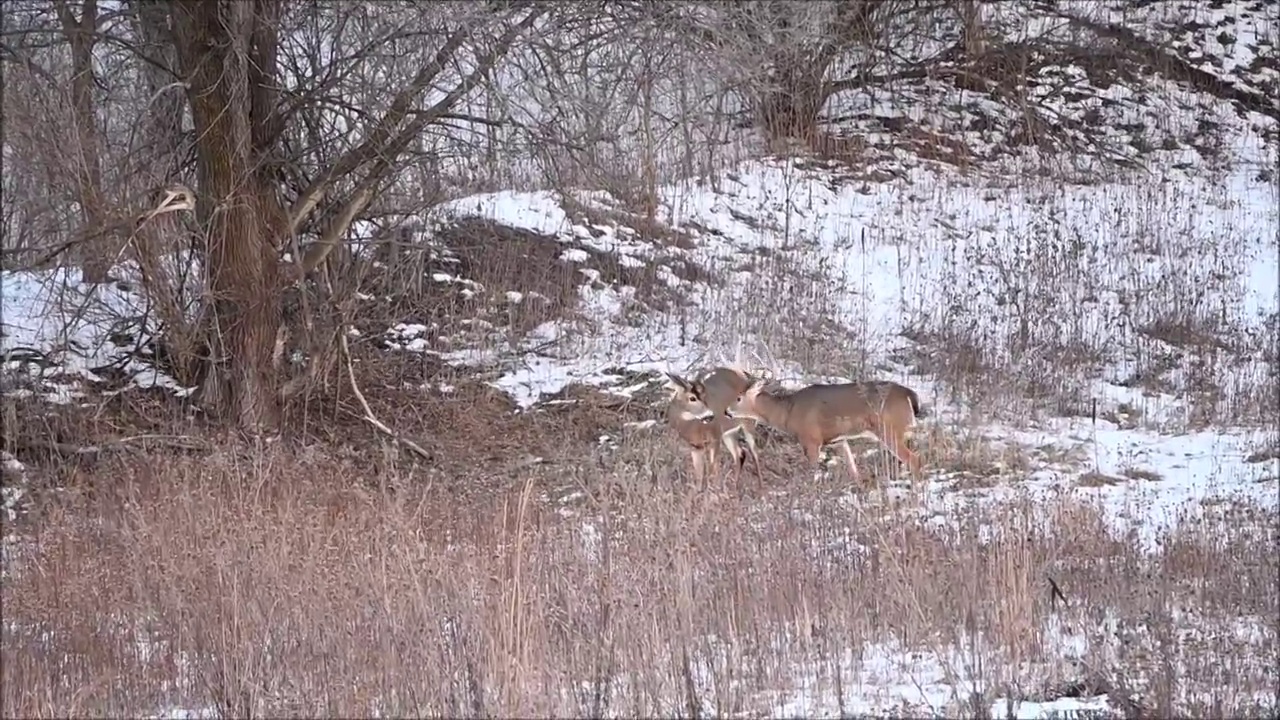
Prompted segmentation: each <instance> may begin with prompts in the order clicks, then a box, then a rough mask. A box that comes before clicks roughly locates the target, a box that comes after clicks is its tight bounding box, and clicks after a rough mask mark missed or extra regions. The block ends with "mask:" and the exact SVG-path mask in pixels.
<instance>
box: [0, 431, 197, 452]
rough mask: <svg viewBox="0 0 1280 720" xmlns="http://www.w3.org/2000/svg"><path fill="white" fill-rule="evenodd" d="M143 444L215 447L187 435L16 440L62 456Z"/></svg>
mask: <svg viewBox="0 0 1280 720" xmlns="http://www.w3.org/2000/svg"><path fill="white" fill-rule="evenodd" d="M137 444H142V445H144V446H146V447H147V448H152V447H164V448H169V449H172V450H186V451H188V452H212V451H213V448H212V447H210V445H209V444H208V443H206V442H204V441H202V440H197V439H196V438H193V437H188V436H185V435H154V434H152V435H132V436H130V437H123V438H119V439H116V440H108V441H106V442H102V443H97V444H95V445H77V444H75V443H69V442H58V441H56V440H39V439H30V440H16V441H15V443H14V446H15V449H18V450H37V451H39V450H43V451H44V452H47V453H50V454H52V455H58V456H61V457H76V456H80V457H85V456H96V455H101V454H103V453H109V452H118V451H120V450H124V449H127V448H128V447H129V446H130V445H137Z"/></svg>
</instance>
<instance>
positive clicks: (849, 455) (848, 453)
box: [840, 440, 862, 485]
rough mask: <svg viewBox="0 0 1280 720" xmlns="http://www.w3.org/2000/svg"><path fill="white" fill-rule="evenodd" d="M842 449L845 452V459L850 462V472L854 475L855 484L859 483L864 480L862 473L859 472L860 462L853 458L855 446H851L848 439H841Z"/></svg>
mask: <svg viewBox="0 0 1280 720" xmlns="http://www.w3.org/2000/svg"><path fill="white" fill-rule="evenodd" d="M840 451H841V452H842V453H843V454H844V461H845V462H846V463H848V464H849V474H850V475H852V476H853V484H854V485H857V484H858V483H859V482H861V480H862V473H860V472H858V463H857V461H856V460H854V459H853V448H851V447H849V441H848V440H841V441H840Z"/></svg>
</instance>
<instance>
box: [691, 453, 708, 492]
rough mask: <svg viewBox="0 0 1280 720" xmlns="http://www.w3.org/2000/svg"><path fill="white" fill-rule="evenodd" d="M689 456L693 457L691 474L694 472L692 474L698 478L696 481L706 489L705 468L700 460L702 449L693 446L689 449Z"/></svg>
mask: <svg viewBox="0 0 1280 720" xmlns="http://www.w3.org/2000/svg"><path fill="white" fill-rule="evenodd" d="M689 457H690V458H692V459H693V474H694V476H695V477H696V478H697V479H698V482H699V483H701V484H702V487H703V489H706V486H707V475H706V473H707V468H706V465H704V464H703V462H702V460H703V458H702V450H700V449H698V448H694V449H692V450H690V451H689Z"/></svg>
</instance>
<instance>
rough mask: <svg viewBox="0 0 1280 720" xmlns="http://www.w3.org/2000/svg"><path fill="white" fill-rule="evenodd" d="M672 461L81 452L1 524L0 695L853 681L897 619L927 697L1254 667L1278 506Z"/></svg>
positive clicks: (398, 707)
mask: <svg viewBox="0 0 1280 720" xmlns="http://www.w3.org/2000/svg"><path fill="white" fill-rule="evenodd" d="M683 460H684V458H683V456H682V455H681V454H680V449H679V448H678V447H677V446H676V445H675V444H674V442H672V441H671V440H670V439H669V438H665V437H664V438H663V439H661V440H658V441H654V440H648V441H639V440H637V441H634V442H632V443H631V444H629V445H626V446H624V447H623V448H622V449H621V450H620V451H619V452H618V454H617V455H616V456H613V457H611V458H610V457H605V456H603V455H602V456H600V457H597V458H589V459H588V462H584V463H583V464H582V465H581V466H579V467H576V468H561V469H558V470H557V469H554V468H551V469H547V470H545V471H544V472H543V474H542V475H535V476H530V477H524V478H515V479H513V481H512V482H511V483H510V484H509V487H508V490H507V491H505V492H501V493H497V494H488V495H482V496H480V497H478V498H473V499H460V498H455V497H451V496H450V495H448V494H446V493H443V492H442V491H441V490H440V489H439V486H435V485H433V486H431V487H427V486H425V485H424V484H418V483H412V482H410V483H405V482H402V481H400V482H397V483H394V484H392V483H389V482H386V478H379V477H376V476H375V474H374V473H372V472H371V471H370V470H369V468H368V466H366V465H364V464H363V463H360V462H357V461H354V460H342V459H339V458H337V457H334V456H331V455H329V454H324V453H318V452H316V451H314V450H302V449H298V448H291V447H275V448H271V449H266V450H263V451H260V452H257V453H246V452H243V451H241V450H236V449H234V448H230V447H226V448H223V449H221V450H220V451H218V453H217V454H215V455H214V456H213V457H212V458H204V459H194V458H174V457H165V456H154V457H150V458H136V457H135V458H127V457H121V458H116V459H114V460H105V461H103V462H102V463H101V464H100V465H99V466H98V467H97V468H96V469H95V470H94V471H93V473H92V482H91V483H84V484H81V485H79V486H72V487H70V488H68V489H66V490H64V491H60V492H55V493H50V494H49V495H47V496H46V497H45V498H43V499H42V501H41V502H40V503H39V504H38V508H39V513H38V514H37V515H32V516H30V517H28V518H27V519H26V520H24V521H23V522H22V524H21V525H20V526H13V525H10V526H8V527H6V533H8V534H10V535H12V536H14V537H16V538H17V540H16V541H15V544H14V545H12V546H11V548H10V552H9V554H8V556H7V557H8V560H7V561H6V567H5V576H4V580H3V590H4V611H5V612H4V615H5V623H4V627H3V644H2V647H0V661H2V662H0V667H3V668H4V673H3V675H4V677H3V687H2V688H0V700H2V707H3V713H4V715H5V716H6V717H53V716H60V717H61V716H78V717H88V716H115V717H120V716H138V715H140V714H146V713H154V712H159V711H161V710H163V709H166V708H175V707H181V708H187V709H199V708H209V707H212V708H216V710H217V711H218V712H219V713H220V714H221V716H222V717H250V716H254V717H257V716H284V715H289V716H313V717H314V716H374V715H376V716H383V717H385V716H397V717H403V716H409V715H424V714H426V715H434V716H450V717H478V716H506V717H532V716H540V717H552V716H554V717H619V716H629V717H638V716H680V717H698V716H702V715H715V716H723V715H732V714H762V713H763V714H770V713H772V712H774V711H775V708H776V707H777V705H778V703H779V702H780V700H779V698H782V697H786V696H789V695H794V693H796V692H799V691H800V690H799V688H800V687H801V686H802V685H803V686H804V687H805V688H807V690H805V692H808V693H810V694H813V695H815V696H816V697H817V698H818V699H819V700H820V701H821V702H825V703H827V704H829V705H831V706H833V707H834V706H835V705H837V704H838V705H839V706H841V707H846V706H847V707H854V708H856V707H859V705H858V701H859V698H861V697H864V696H868V695H870V694H872V693H874V692H876V689H875V688H874V687H872V686H871V685H870V680H869V679H868V676H867V675H866V674H865V673H866V672H869V671H870V668H868V667H863V666H860V663H859V661H858V660H857V658H858V657H862V656H864V655H869V654H871V653H873V651H874V650H875V649H876V648H882V647H890V646H891V647H893V648H896V649H897V650H899V651H901V652H902V653H907V654H908V655H904V657H909V654H910V653H916V654H918V655H929V656H931V657H936V658H940V660H939V661H938V664H939V667H940V668H941V672H942V673H943V675H944V676H945V677H946V678H947V679H949V680H951V681H953V682H954V683H955V684H956V686H957V687H958V688H960V689H959V690H957V692H956V693H955V694H954V695H953V696H952V697H950V698H948V699H947V701H946V703H945V704H944V706H943V707H940V708H938V710H939V711H940V712H944V713H946V714H948V715H950V716H964V715H967V714H969V709H971V708H974V707H978V706H981V705H983V704H984V703H985V704H986V706H989V705H990V702H991V701H993V700H994V699H996V698H998V697H1024V698H1033V699H1034V698H1045V697H1049V696H1055V695H1059V694H1064V693H1070V692H1075V693H1077V694H1082V693H1085V692H1086V691H1087V692H1089V693H1093V692H1112V693H1113V696H1115V697H1124V698H1128V699H1129V702H1132V703H1133V704H1134V706H1135V707H1139V708H1143V709H1145V710H1144V711H1145V713H1147V714H1148V715H1150V714H1155V713H1160V712H1162V711H1164V710H1169V711H1172V712H1177V713H1180V714H1181V713H1195V712H1198V711H1199V710H1203V709H1207V708H1213V709H1220V710H1221V711H1222V712H1225V713H1228V714H1230V715H1231V716H1234V717H1241V716H1245V715H1249V714H1253V716H1256V713H1257V712H1259V708H1260V705H1259V703H1260V702H1262V701H1263V700H1265V697H1266V693H1267V692H1269V691H1270V689H1271V688H1273V687H1274V682H1275V679H1276V675H1275V670H1274V666H1272V665H1271V663H1270V662H1269V661H1270V659H1271V658H1273V657H1274V650H1275V647H1276V638H1277V634H1276V633H1277V624H1276V622H1275V620H1274V618H1276V617H1277V616H1280V601H1278V599H1277V590H1276V586H1275V583H1274V578H1275V577H1276V576H1277V572H1280V564H1278V563H1280V561H1278V560H1277V554H1276V553H1275V551H1274V545H1273V542H1274V535H1273V533H1274V517H1273V515H1270V514H1266V513H1262V512H1260V511H1257V510H1254V509H1251V508H1247V507H1235V508H1227V511H1226V512H1224V513H1223V514H1219V515H1212V516H1209V517H1208V518H1195V517H1186V518H1183V519H1182V520H1181V521H1180V522H1179V524H1178V525H1177V529H1176V530H1175V531H1174V532H1173V533H1172V534H1171V535H1170V536H1169V537H1168V538H1167V540H1166V541H1165V542H1164V543H1162V544H1161V545H1160V546H1159V548H1158V549H1157V551H1156V552H1155V553H1154V554H1153V555H1150V556H1147V555H1144V554H1143V553H1142V552H1141V551H1140V550H1139V549H1138V547H1137V541H1136V539H1135V538H1133V537H1126V536H1124V535H1119V534H1117V533H1116V532H1115V531H1114V530H1112V529H1110V527H1109V526H1108V525H1107V524H1106V523H1105V522H1104V520H1103V519H1102V516H1101V514H1100V510H1099V509H1098V508H1095V507H1092V506H1090V505H1088V504H1085V503H1082V502H1079V501H1076V500H1072V499H1070V498H1069V497H1063V498H1061V499H1058V500H1055V501H1052V502H1048V503H1046V502H1043V501H1041V502H1031V501H1030V500H1025V501H1021V502H1015V503H1013V504H1011V505H1007V506H1001V507H1000V508H988V509H983V507H982V506H978V505H969V506H965V505H960V504H957V506H956V509H955V510H954V511H952V512H950V513H948V515H947V517H945V518H942V519H943V520H945V521H946V522H940V520H939V518H925V517H922V516H921V515H919V514H918V513H914V512H911V507H910V506H906V507H893V506H890V505H886V504H883V503H881V504H877V503H875V502H872V501H870V500H868V499H866V498H864V500H863V501H862V503H861V504H860V505H859V506H852V505H850V504H848V503H847V502H840V501H837V500H835V499H833V498H832V497H831V496H830V494H829V488H821V487H815V486H812V485H806V484H804V483H801V482H800V481H799V480H796V479H792V480H789V481H788V482H787V483H785V484H784V483H775V484H774V485H773V486H772V487H771V488H770V490H771V492H757V493H753V494H749V495H748V497H747V498H746V499H744V500H738V499H737V498H736V497H724V498H721V497H716V496H707V495H703V494H700V493H698V492H697V491H696V489H695V488H693V487H692V486H691V484H690V483H688V482H687V479H686V478H685V477H684V474H683V471H681V470H677V469H676V467H677V464H679V463H682V462H683ZM599 468H603V469H599ZM566 473H567V474H568V476H567V477H565V476H564V475H565V474H566ZM557 476H558V477H557ZM553 481H569V482H573V483H577V484H578V486H579V488H580V490H581V497H583V498H585V499H584V500H583V501H581V502H580V503H578V504H577V505H575V506H573V507H571V508H570V507H566V506H565V505H563V504H559V503H553V502H549V501H547V500H546V499H544V498H543V493H542V490H543V489H544V488H545V487H546V486H547V485H548V484H550V483H552V482H553ZM392 487H394V488H395V489H392ZM1049 578H1052V579H1053V580H1054V581H1055V582H1056V583H1057V584H1058V585H1059V586H1060V587H1061V588H1062V589H1063V590H1064V591H1065V593H1066V595H1067V597H1068V603H1069V604H1068V605H1067V606H1066V607H1063V606H1061V605H1060V604H1055V603H1053V602H1051V597H1050V591H1049V585H1048V579H1049ZM1251 618H1252V619H1251ZM1064 627H1066V628H1067V629H1069V630H1070V633H1065V632H1064V631H1063V630H1062V628H1064ZM1240 628H1246V629H1245V630H1241V629H1240ZM1072 638H1074V639H1072ZM1080 643H1085V644H1084V646H1083V647H1082V649H1078V650H1075V651H1073V650H1072V648H1073V647H1075V645H1076V644H1080ZM1215 658H1217V660H1215ZM868 662H869V661H868ZM904 662H905V661H904ZM877 670H878V672H880V673H882V674H883V673H885V672H893V671H895V669H894V668H888V669H886V668H883V667H881V668H878V669H877ZM912 680H919V681H921V682H923V681H924V678H912V677H911V676H910V675H909V674H908V675H907V676H906V677H904V678H903V680H902V682H905V683H907V684H910V682H912ZM1086 686H1087V687H1086ZM975 703H977V704H976V705H975Z"/></svg>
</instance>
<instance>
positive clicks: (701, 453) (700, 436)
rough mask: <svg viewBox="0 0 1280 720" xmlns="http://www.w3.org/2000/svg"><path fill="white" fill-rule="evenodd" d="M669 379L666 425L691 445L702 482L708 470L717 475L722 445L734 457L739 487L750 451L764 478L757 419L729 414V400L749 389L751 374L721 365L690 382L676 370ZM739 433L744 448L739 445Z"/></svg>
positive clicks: (694, 465)
mask: <svg viewBox="0 0 1280 720" xmlns="http://www.w3.org/2000/svg"><path fill="white" fill-rule="evenodd" d="M667 379H668V383H667V386H668V387H670V388H671V389H672V390H673V394H672V397H671V402H670V403H669V404H668V406H667V424H668V425H670V426H671V427H672V429H674V430H675V431H676V434H677V435H679V436H680V438H681V439H682V440H684V441H685V443H687V444H688V445H689V446H690V450H689V453H690V456H691V458H692V461H693V471H694V474H695V475H697V476H698V477H699V479H701V480H702V482H703V485H704V486H705V485H706V480H707V475H708V471H710V472H714V473H716V474H718V465H717V464H716V452H717V449H718V447H717V446H718V445H721V444H723V445H724V446H725V449H726V450H728V451H729V455H730V457H732V458H733V459H734V481H735V482H736V483H738V484H739V486H740V485H741V479H742V466H743V465H744V464H746V461H747V455H748V453H749V454H750V455H751V460H752V464H753V466H754V468H755V473H756V479H757V480H761V479H763V477H762V475H761V473H760V456H759V454H758V453H757V452H756V438H755V429H756V421H755V420H753V419H751V418H732V417H729V416H728V415H727V413H726V411H727V410H728V408H729V405H730V403H732V402H733V401H734V400H736V399H737V398H738V396H739V395H741V394H742V393H743V392H745V391H746V390H747V388H748V386H749V385H750V383H751V380H752V378H751V376H750V375H748V374H747V373H746V372H745V371H743V370H740V369H737V368H728V367H719V368H716V369H714V370H712V371H711V372H710V373H707V375H706V376H704V377H703V378H702V379H701V380H693V381H689V380H686V379H684V378H683V377H681V376H679V375H675V374H673V373H667ZM739 436H741V441H742V443H743V444H745V445H746V449H745V450H744V449H743V448H742V446H741V445H739ZM704 461H705V462H704Z"/></svg>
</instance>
